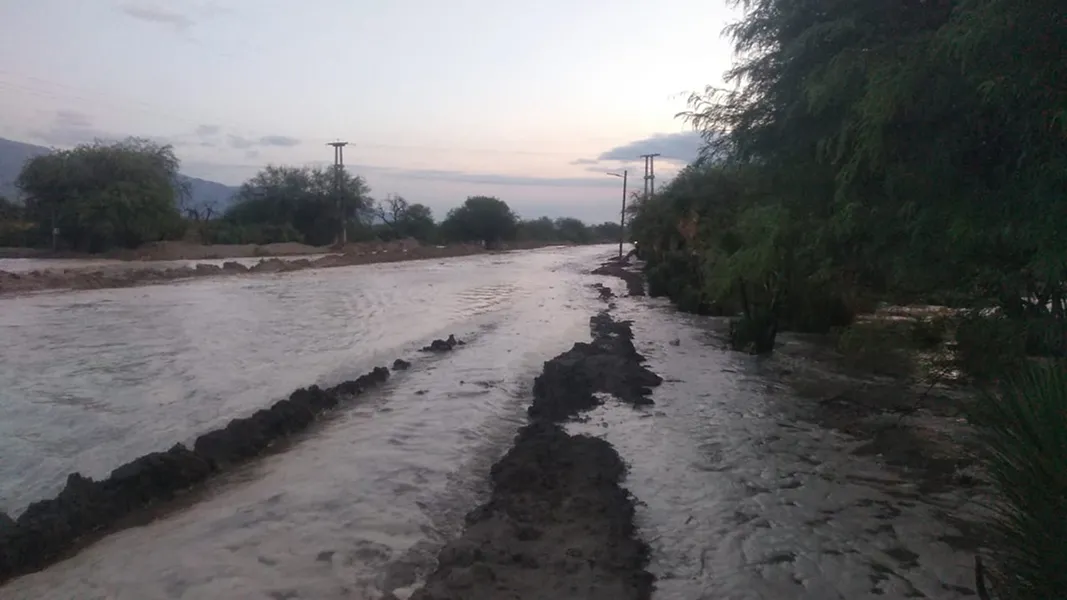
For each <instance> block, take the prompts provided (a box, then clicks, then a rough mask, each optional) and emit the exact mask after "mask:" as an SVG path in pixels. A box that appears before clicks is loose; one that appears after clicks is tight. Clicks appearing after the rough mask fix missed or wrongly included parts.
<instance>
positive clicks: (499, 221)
mask: <svg viewBox="0 0 1067 600" xmlns="http://www.w3.org/2000/svg"><path fill="white" fill-rule="evenodd" d="M518 223H519V219H518V217H517V216H515V213H514V212H512V210H511V207H509V206H508V205H507V204H506V203H505V202H504V201H502V200H500V199H498V198H492V197H489V196H471V197H469V198H467V200H466V202H464V203H463V205H462V206H460V207H458V208H453V209H452V210H450V211H449V212H448V216H447V217H445V220H444V221H443V222H442V223H441V232H442V234H443V235H444V236H445V237H446V238H447V239H449V240H453V241H459V242H473V241H478V242H482V243H484V244H485V246H486V247H492V246H494V245H495V244H497V243H499V242H501V241H503V240H510V239H514V237H515V233H516V231H517V229H518Z"/></svg>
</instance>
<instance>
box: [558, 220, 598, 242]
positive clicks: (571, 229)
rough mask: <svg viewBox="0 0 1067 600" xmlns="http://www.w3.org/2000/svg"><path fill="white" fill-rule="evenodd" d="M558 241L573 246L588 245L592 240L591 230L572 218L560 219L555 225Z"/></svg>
mask: <svg viewBox="0 0 1067 600" xmlns="http://www.w3.org/2000/svg"><path fill="white" fill-rule="evenodd" d="M554 225H555V229H556V235H557V237H556V239H558V240H559V241H562V242H571V243H572V244H587V243H589V241H590V240H592V235H591V234H590V232H589V228H588V227H586V226H585V223H582V222H581V221H579V220H578V219H575V218H572V217H560V218H558V219H556V222H555V223H554Z"/></svg>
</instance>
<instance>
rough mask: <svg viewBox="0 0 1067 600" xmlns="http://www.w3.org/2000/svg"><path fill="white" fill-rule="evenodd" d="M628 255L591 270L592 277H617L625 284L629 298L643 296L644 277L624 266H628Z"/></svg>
mask: <svg viewBox="0 0 1067 600" xmlns="http://www.w3.org/2000/svg"><path fill="white" fill-rule="evenodd" d="M629 261H630V255H629V254H628V255H626V257H624V258H621V259H620V258H613V259H611V260H609V261H607V262H606V263H604V264H602V265H600V266H599V267H597V268H596V269H593V275H604V276H608V277H618V278H619V279H622V280H623V282H624V283H626V290H627V293H628V294H629V295H631V296H644V295H645V276H644V275H642V274H641V273H640V272H638V271H631V270H630V269H627V268H626V266H627V265H628V264H629Z"/></svg>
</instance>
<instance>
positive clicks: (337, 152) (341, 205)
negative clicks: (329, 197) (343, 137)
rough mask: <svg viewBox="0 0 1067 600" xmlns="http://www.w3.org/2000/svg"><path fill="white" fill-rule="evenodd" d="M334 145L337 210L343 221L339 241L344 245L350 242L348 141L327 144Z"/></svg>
mask: <svg viewBox="0 0 1067 600" xmlns="http://www.w3.org/2000/svg"><path fill="white" fill-rule="evenodd" d="M326 145H327V146H333V175H334V193H336V194H337V211H338V214H339V217H340V219H339V220H340V222H341V231H340V233H339V234H338V236H337V243H338V244H340V245H341V246H342V247H343V246H344V245H345V244H347V243H348V214H347V213H346V211H345V194H344V182H345V146H347V145H348V142H342V141H336V142H330V143H328V144H326Z"/></svg>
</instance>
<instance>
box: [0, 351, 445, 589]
mask: <svg viewBox="0 0 1067 600" xmlns="http://www.w3.org/2000/svg"><path fill="white" fill-rule="evenodd" d="M437 343H441V344H445V345H446V346H448V349H449V350H451V349H452V348H453V347H454V346H457V345H460V344H461V342H459V341H458V340H456V338H455V337H454V336H449V338H448V340H447V341H443V340H435V341H434V344H437ZM410 365H411V363H409V362H407V361H404V360H403V359H397V360H396V361H395V362H394V363H393V367H394V370H405V369H407V368H408V367H410ZM389 376H390V371H389V369H387V368H386V367H375V368H374V369H373V370H371V371H370V372H368V373H366V374H364V375H361V376H360V377H358V378H356V379H354V380H350V381H344V382H342V383H340V384H337V385H335V386H332V387H329V388H325V389H323V388H320V387H319V386H317V385H313V386H310V387H306V388H301V389H298V390H296V391H294V392H293V393H292V394H290V396H289V397H288V398H285V399H282V400H279V401H277V402H275V403H274V404H273V405H271V406H270V407H269V408H264V409H260V410H258V411H256V412H255V413H254V414H252V415H251V416H249V417H240V418H235V419H233V420H231V421H230V422H229V423H228V424H227V425H226V426H225V427H224V428H221V429H216V430H213V431H209V432H207V433H204V434H202V435H200V436H199V437H197V438H196V441H195V443H194V444H193V448H192V449H189V448H188V447H186V446H185V445H184V444H175V445H174V446H173V447H172V448H170V449H169V450H167V451H165V452H152V453H149V454H146V455H144V456H141V457H139V458H136V459H134V460H132V461H130V462H128V463H126V464H124V465H122V466H120V467H118V468H116V469H114V470H113V471H112V472H111V474H110V475H109V476H108V477H107V478H105V479H102V480H100V481H96V480H93V479H91V478H88V477H85V476H83V475H81V474H80V473H71V474H70V475H69V476H68V477H67V483H66V485H65V486H64V488H63V489H62V491H60V492H59V494H58V495H57V496H55V497H54V498H50V499H45V500H39V501H37V502H34V503H32V504H30V506H29V507H27V508H26V510H25V511H23V512H22V514H20V515H19V516H18V517H17V518H14V519H12V518H11V517H9V516H8V515H6V514H4V513H0V583H2V582H4V581H7V580H9V579H11V578H13V577H17V576H20V575H25V574H27V573H32V572H34V571H38V570H40V569H43V568H45V567H47V566H48V565H50V564H53V563H55V562H57V561H59V560H62V559H64V558H66V557H68V556H70V555H72V554H74V553H76V552H77V551H78V550H80V549H81V548H84V547H85V546H87V545H89V544H90V543H92V542H93V541H95V540H96V539H99V538H100V537H102V536H104V535H106V534H107V533H110V532H112V531H115V530H117V529H119V528H121V527H122V525H123V524H124V523H127V522H130V521H131V519H133V518H136V515H137V514H138V513H144V512H146V510H147V509H150V508H152V507H154V506H157V505H159V504H161V503H167V502H170V501H172V500H174V499H175V498H176V497H177V496H179V495H181V494H183V493H186V492H189V491H190V490H192V489H193V488H195V487H196V486H198V485H199V484H202V483H204V482H206V481H207V480H208V479H210V478H212V477H213V476H215V475H218V474H220V473H222V472H224V471H227V470H229V469H230V468H231V467H234V466H236V465H238V464H241V463H244V462H247V461H249V460H251V459H253V458H255V457H257V456H260V455H263V454H265V453H267V452H268V451H269V449H270V448H271V447H272V446H273V445H275V444H276V443H278V442H280V441H282V440H284V439H286V438H289V437H290V436H293V435H294V434H297V433H301V432H304V431H305V430H307V429H308V428H309V427H310V426H311V425H312V423H314V422H315V421H316V420H317V419H319V418H320V417H321V416H323V415H324V414H326V413H328V412H330V411H332V410H334V409H336V408H338V407H340V406H343V405H346V404H351V403H352V402H353V401H355V400H356V399H357V398H358V397H360V396H362V395H363V394H365V393H366V392H368V391H370V390H372V389H374V388H376V387H378V386H380V385H382V384H384V383H385V382H386V381H388V379H389Z"/></svg>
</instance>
